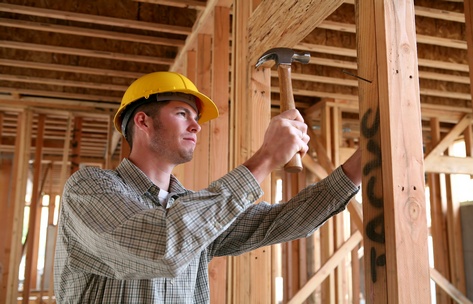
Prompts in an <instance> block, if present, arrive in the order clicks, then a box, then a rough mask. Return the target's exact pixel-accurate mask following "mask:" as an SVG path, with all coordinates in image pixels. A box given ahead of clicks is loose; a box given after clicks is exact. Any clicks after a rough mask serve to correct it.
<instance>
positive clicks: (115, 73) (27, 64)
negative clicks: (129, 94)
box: [0, 59, 143, 79]
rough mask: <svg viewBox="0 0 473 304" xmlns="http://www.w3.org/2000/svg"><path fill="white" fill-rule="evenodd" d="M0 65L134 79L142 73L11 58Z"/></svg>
mask: <svg viewBox="0 0 473 304" xmlns="http://www.w3.org/2000/svg"><path fill="white" fill-rule="evenodd" d="M0 65H3V66H11V67H17V68H25V69H39V70H48V71H58V72H68V73H79V74H91V75H100V76H108V77H124V78H132V79H136V78H138V77H140V76H142V75H143V73H137V72H130V71H119V70H110V69H98V68H89V67H83V66H76V65H67V64H57V63H43V62H35V61H26V60H13V59H0Z"/></svg>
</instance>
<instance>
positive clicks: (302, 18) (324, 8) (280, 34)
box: [248, 0, 344, 65]
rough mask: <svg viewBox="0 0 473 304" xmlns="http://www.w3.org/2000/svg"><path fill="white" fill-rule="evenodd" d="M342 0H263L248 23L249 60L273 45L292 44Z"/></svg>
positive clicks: (288, 45) (331, 11)
mask: <svg viewBox="0 0 473 304" xmlns="http://www.w3.org/2000/svg"><path fill="white" fill-rule="evenodd" d="M343 2H344V1H343V0H307V1H304V3H300V2H299V1H297V0H287V1H277V2H275V1H272V0H264V1H263V2H262V3H261V4H260V5H258V7H257V8H256V10H255V11H254V12H253V14H252V15H251V17H250V19H249V23H248V45H249V49H248V60H249V63H250V65H254V64H255V63H256V61H257V59H258V57H259V56H261V55H263V53H264V52H265V51H267V50H268V49H270V48H273V47H293V46H295V45H297V44H298V43H299V42H300V41H301V40H302V39H304V38H305V37H306V36H307V35H309V34H310V33H311V32H312V31H313V30H314V29H315V28H316V27H317V26H318V25H319V24H320V23H321V22H322V21H323V20H325V19H326V18H327V17H328V16H329V15H330V14H331V13H333V12H334V11H335V10H336V9H337V8H338V7H339V6H340V5H341V4H343Z"/></svg>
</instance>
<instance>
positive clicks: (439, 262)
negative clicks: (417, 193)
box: [427, 118, 450, 304]
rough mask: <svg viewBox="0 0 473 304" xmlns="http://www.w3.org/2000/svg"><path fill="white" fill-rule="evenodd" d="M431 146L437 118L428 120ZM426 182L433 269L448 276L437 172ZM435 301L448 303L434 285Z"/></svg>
mask: <svg viewBox="0 0 473 304" xmlns="http://www.w3.org/2000/svg"><path fill="white" fill-rule="evenodd" d="M430 129H431V138H432V143H431V144H432V147H435V146H436V145H437V144H438V142H439V141H440V121H439V119H438V118H431V120H430ZM427 182H428V184H429V188H430V217H431V227H430V233H431V235H432V243H433V254H434V265H435V269H436V270H437V271H438V272H439V273H440V274H442V276H443V277H445V278H447V279H449V278H450V270H449V263H448V260H449V257H448V243H447V222H446V220H447V206H446V202H444V201H443V199H442V193H441V192H442V189H441V186H440V175H439V174H438V173H429V174H428V175H427ZM435 293H436V301H437V303H439V304H442V303H449V302H450V300H449V296H448V294H447V293H445V291H443V290H442V289H441V288H438V287H436V289H435Z"/></svg>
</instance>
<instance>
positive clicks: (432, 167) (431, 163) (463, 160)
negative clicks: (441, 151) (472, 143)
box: [424, 155, 473, 175]
mask: <svg viewBox="0 0 473 304" xmlns="http://www.w3.org/2000/svg"><path fill="white" fill-rule="evenodd" d="M424 170H425V172H430V173H446V174H469V175H473V157H455V156H444V155H437V156H432V157H429V159H428V161H426V162H425V166H424Z"/></svg>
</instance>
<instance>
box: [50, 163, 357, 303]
mask: <svg viewBox="0 0 473 304" xmlns="http://www.w3.org/2000/svg"><path fill="white" fill-rule="evenodd" d="M357 191H358V187H356V186H355V185H353V183H352V182H351V181H350V180H349V179H348V178H347V177H346V176H345V174H344V173H343V171H342V170H341V168H338V169H336V170H335V171H334V172H333V173H332V174H331V175H330V176H329V177H327V178H326V179H325V180H323V181H321V182H319V183H317V184H315V185H312V186H309V187H307V188H306V189H304V190H303V191H301V192H300V193H299V194H298V195H296V196H295V197H294V198H293V199H291V200H290V201H289V202H287V203H284V204H275V205H270V204H268V203H266V202H261V203H258V204H253V203H254V201H255V200H257V199H258V198H259V197H260V196H261V195H262V191H261V188H260V187H259V185H258V183H257V182H256V180H255V179H254V177H253V175H252V174H251V172H249V170H248V169H247V168H246V167H244V166H240V167H238V168H236V169H235V170H233V171H231V172H230V173H228V174H226V175H225V176H224V177H222V178H220V179H218V180H217V181H215V182H213V183H212V184H210V186H209V187H208V188H207V189H205V190H201V191H198V192H193V191H189V190H186V189H185V188H184V187H183V186H182V185H181V184H180V183H179V181H178V180H177V179H176V178H175V177H173V176H172V177H171V185H170V189H169V192H170V195H169V199H168V202H167V204H166V207H163V206H162V205H161V204H160V203H159V200H158V193H159V188H158V187H157V186H156V185H154V184H153V183H152V182H151V180H150V179H149V178H148V177H147V176H146V175H145V174H144V173H143V172H142V171H141V170H140V169H138V168H137V167H136V166H135V165H134V164H132V163H131V162H130V161H129V160H127V159H124V160H123V161H122V163H121V164H120V165H119V167H118V168H117V169H116V170H102V169H98V168H93V167H89V168H84V169H81V170H79V171H78V172H76V173H75V174H73V175H72V176H71V177H70V178H69V180H68V181H67V183H66V185H65V188H64V195H63V198H62V207H61V212H60V220H59V232H58V239H57V248H56V258H55V268H54V272H55V273H54V276H55V277H54V278H55V285H54V287H55V292H56V298H57V302H58V303H209V278H208V263H209V262H210V260H211V259H212V257H214V256H224V255H238V254H241V253H244V252H248V251H251V250H253V249H256V248H258V247H261V246H267V245H271V244H275V243H280V242H285V241H289V240H293V239H297V238H302V237H306V236H308V235H310V234H312V233H313V232H314V231H315V230H316V229H317V228H318V227H319V226H320V225H321V224H322V223H323V222H324V221H325V220H327V219H328V218H329V217H331V216H332V215H334V214H336V213H338V212H340V211H342V210H343V209H345V206H346V204H347V203H348V201H349V199H350V198H351V197H352V196H353V195H354V194H355V193H356V192H357Z"/></svg>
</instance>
